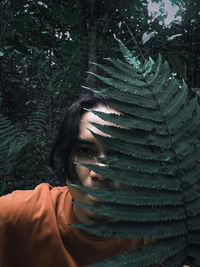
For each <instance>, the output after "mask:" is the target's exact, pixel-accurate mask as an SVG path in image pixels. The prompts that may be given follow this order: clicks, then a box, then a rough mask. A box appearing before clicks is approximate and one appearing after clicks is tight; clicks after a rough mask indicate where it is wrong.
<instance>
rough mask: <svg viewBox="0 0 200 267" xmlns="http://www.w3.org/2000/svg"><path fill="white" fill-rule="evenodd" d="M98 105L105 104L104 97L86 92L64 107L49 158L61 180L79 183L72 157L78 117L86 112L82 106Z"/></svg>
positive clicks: (77, 128) (74, 149)
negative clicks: (63, 113) (62, 116)
mask: <svg viewBox="0 0 200 267" xmlns="http://www.w3.org/2000/svg"><path fill="white" fill-rule="evenodd" d="M98 105H104V106H106V105H107V104H106V103H105V98H104V97H101V96H99V95H95V94H87V95H83V96H80V97H79V99H78V100H76V101H75V102H74V103H73V104H72V105H71V106H69V107H68V108H66V111H65V115H64V119H63V121H62V123H61V126H60V129H59V132H58V135H57V137H56V139H55V142H54V144H53V147H52V151H51V155H50V160H49V161H50V165H51V167H52V169H53V170H54V171H55V172H56V174H57V175H58V176H59V177H61V178H62V180H63V179H64V180H65V181H66V179H69V180H70V181H71V182H73V183H79V178H78V176H77V174H76V171H75V168H74V164H73V158H74V155H75V152H76V146H77V143H78V135H79V125H80V118H81V116H82V115H83V113H84V112H86V111H85V110H84V108H88V109H90V108H94V107H97V106H98Z"/></svg>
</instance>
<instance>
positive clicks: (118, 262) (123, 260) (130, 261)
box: [89, 238, 186, 267]
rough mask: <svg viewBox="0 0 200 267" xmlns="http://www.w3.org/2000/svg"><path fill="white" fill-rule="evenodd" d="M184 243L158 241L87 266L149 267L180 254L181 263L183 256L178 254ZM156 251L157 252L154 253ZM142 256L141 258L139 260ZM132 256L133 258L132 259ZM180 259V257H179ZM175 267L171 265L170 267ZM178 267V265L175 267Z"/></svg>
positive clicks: (175, 240)
mask: <svg viewBox="0 0 200 267" xmlns="http://www.w3.org/2000/svg"><path fill="white" fill-rule="evenodd" d="M185 246H186V242H185V240H184V239H183V238H176V239H174V240H173V239H165V240H160V241H158V242H157V243H152V244H148V245H146V246H143V247H142V248H138V249H134V250H129V251H127V252H125V253H123V254H121V255H119V256H118V257H116V256H115V257H112V258H110V259H107V260H104V261H102V262H98V263H96V264H92V265H89V266H90V267H107V266H109V267H123V266H127V267H141V266H150V264H155V263H158V262H161V261H162V260H165V259H167V258H169V257H172V256H175V257H177V254H181V256H182V258H181V261H183V258H184V256H185V255H184V254H183V253H180V251H181V250H184V248H185ZM159 247H162V250H159ZM155 251H157V252H155ZM141 254H143V255H144V256H143V258H141ZM133 256H134V257H133ZM179 259H180V256H179ZM172 266H173V267H175V265H171V267H172ZM177 266H179V265H177Z"/></svg>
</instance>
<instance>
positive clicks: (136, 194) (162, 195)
mask: <svg viewBox="0 0 200 267" xmlns="http://www.w3.org/2000/svg"><path fill="white" fill-rule="evenodd" d="M71 186H74V187H76V188H78V189H80V190H82V191H83V192H85V193H87V194H90V195H92V196H94V197H96V198H98V199H100V200H104V201H106V202H111V203H120V204H130V205H135V206H137V207H138V206H152V207H153V206H166V205H174V206H176V205H180V204H181V203H182V194H181V192H180V191H169V190H156V189H155V190H152V189H151V190H149V189H144V188H136V187H132V188H129V189H117V190H113V189H109V188H103V189H95V190H94V189H90V188H88V187H83V186H80V185H75V184H72V185H71ZM119 195H120V198H119ZM192 197H194V198H196V195H195V196H193V195H192V196H191V195H189V196H188V200H189V201H190V200H192V199H191V198H192Z"/></svg>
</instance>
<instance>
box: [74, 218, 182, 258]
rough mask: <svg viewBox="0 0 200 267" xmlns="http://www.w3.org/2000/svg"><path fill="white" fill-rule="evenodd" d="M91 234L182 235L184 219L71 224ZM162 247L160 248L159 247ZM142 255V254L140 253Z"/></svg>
mask: <svg viewBox="0 0 200 267" xmlns="http://www.w3.org/2000/svg"><path fill="white" fill-rule="evenodd" d="M71 225H72V226H75V227H78V228H80V229H82V230H85V231H87V232H89V233H91V234H93V235H97V236H102V237H107V238H111V237H121V238H136V239H141V238H157V239H161V238H170V237H178V236H183V235H185V234H186V233H187V229H186V227H185V223H184V221H178V222H176V221H175V222H173V221H168V222H149V223H148V222H143V223H141V222H123V221H119V222H110V223H105V224H103V223H101V224H94V225H84V224H71ZM160 249H162V248H160ZM155 253H156V251H155ZM141 257H142V255H141Z"/></svg>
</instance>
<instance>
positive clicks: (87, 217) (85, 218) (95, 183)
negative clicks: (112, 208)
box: [67, 105, 121, 224]
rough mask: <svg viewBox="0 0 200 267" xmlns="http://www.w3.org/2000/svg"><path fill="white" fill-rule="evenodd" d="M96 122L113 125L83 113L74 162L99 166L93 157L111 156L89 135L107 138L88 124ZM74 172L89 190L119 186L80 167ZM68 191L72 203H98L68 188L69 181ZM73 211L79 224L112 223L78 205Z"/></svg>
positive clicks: (80, 192)
mask: <svg viewBox="0 0 200 267" xmlns="http://www.w3.org/2000/svg"><path fill="white" fill-rule="evenodd" d="M93 110H96V111H101V112H104V113H115V114H119V112H117V111H116V110H113V109H112V108H109V107H106V106H103V105H100V106H97V107H96V108H93ZM84 121H90V122H96V123H99V124H102V125H108V126H111V125H114V124H113V123H109V122H106V121H103V120H102V119H100V118H99V117H97V116H96V115H94V114H93V113H91V112H85V113H84V114H83V115H82V117H81V121H80V128H79V136H78V149H77V153H76V156H75V159H74V160H75V161H76V162H84V163H89V164H100V163H97V162H96V161H94V159H93V157H105V156H106V155H109V154H112V151H110V150H108V149H107V148H105V147H104V146H103V145H102V144H101V143H100V142H99V141H97V139H95V138H94V136H93V135H92V134H91V132H90V130H91V131H92V132H94V133H96V134H100V135H103V136H108V135H107V134H105V133H103V132H101V131H100V130H98V129H97V128H96V127H95V126H93V125H91V124H90V123H88V122H84ZM76 172H77V175H78V177H79V179H80V183H81V184H82V185H83V186H86V187H90V188H102V190H104V189H103V188H105V187H106V186H108V184H109V186H111V187H114V188H119V187H121V185H120V184H119V183H118V182H115V181H113V180H109V179H105V178H104V177H103V176H101V175H99V174H97V173H96V172H94V171H92V170H90V169H88V168H86V167H83V166H80V165H76ZM67 184H68V188H69V191H70V193H71V195H72V198H73V201H75V202H82V203H85V204H91V205H95V204H96V203H98V202H100V200H98V199H96V198H94V197H93V196H91V195H89V194H86V193H84V192H82V191H81V190H79V189H77V188H75V187H72V186H70V181H69V180H68V181H67ZM73 211H74V213H75V215H76V217H77V218H78V220H79V221H80V223H84V224H94V223H99V222H109V221H113V220H114V219H113V218H110V217H106V216H102V215H98V214H96V213H94V212H92V211H90V210H88V209H85V208H83V207H81V206H79V205H73Z"/></svg>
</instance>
